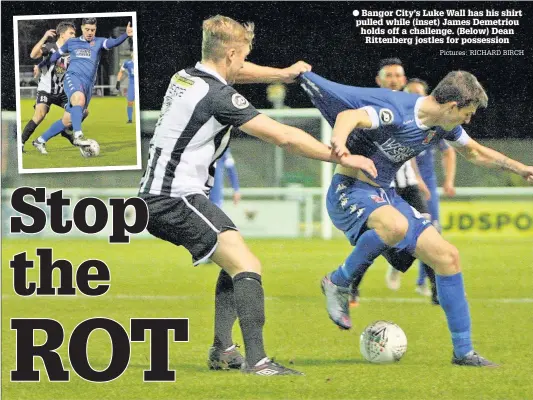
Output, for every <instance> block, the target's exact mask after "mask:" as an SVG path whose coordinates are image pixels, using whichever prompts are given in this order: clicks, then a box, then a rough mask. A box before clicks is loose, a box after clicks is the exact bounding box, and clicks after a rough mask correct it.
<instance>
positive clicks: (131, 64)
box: [117, 52, 135, 124]
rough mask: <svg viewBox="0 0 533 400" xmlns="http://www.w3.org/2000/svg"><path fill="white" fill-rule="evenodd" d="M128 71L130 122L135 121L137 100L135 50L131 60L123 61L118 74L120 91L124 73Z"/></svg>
mask: <svg viewBox="0 0 533 400" xmlns="http://www.w3.org/2000/svg"><path fill="white" fill-rule="evenodd" d="M124 72H126V73H127V74H128V93H127V95H126V98H127V99H128V107H127V108H126V112H127V114H128V121H127V123H128V124H131V123H132V122H133V102H134V101H135V61H134V59H133V52H131V60H126V61H124V62H123V63H122V66H121V67H120V71H118V74H117V90H118V91H119V92H120V81H121V80H122V75H123V74H124Z"/></svg>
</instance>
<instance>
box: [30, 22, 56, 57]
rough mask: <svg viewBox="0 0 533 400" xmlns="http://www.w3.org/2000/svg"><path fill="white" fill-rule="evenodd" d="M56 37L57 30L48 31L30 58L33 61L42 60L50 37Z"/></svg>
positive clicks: (32, 51) (36, 45) (34, 48)
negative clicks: (44, 47) (44, 48)
mask: <svg viewBox="0 0 533 400" xmlns="http://www.w3.org/2000/svg"><path fill="white" fill-rule="evenodd" d="M55 36H56V30H55V29H48V30H47V31H46V32H45V34H44V36H43V37H42V38H41V40H39V41H38V42H37V43H36V44H35V46H33V49H31V53H30V57H31V58H32V59H34V60H35V59H37V58H41V57H42V56H43V46H44V44H45V43H46V41H47V40H48V38H49V37H55Z"/></svg>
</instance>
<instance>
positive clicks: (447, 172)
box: [442, 147, 457, 196]
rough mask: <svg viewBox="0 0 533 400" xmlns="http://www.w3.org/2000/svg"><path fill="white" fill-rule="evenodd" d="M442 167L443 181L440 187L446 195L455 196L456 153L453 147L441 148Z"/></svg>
mask: <svg viewBox="0 0 533 400" xmlns="http://www.w3.org/2000/svg"><path fill="white" fill-rule="evenodd" d="M442 168H443V169H444V183H443V185H442V189H443V190H444V194H445V195H446V196H455V171H456V169H457V155H456V154H455V150H454V148H453V147H448V148H447V149H446V150H442Z"/></svg>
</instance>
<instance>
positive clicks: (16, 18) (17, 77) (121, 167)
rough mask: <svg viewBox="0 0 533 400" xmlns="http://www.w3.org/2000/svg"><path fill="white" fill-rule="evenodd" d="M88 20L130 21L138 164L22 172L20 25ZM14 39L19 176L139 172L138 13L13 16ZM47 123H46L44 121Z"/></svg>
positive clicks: (140, 160)
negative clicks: (124, 19) (20, 23)
mask: <svg viewBox="0 0 533 400" xmlns="http://www.w3.org/2000/svg"><path fill="white" fill-rule="evenodd" d="M87 17H130V18H131V24H132V27H133V51H134V53H135V62H136V63H137V65H136V66H135V67H136V68H135V133H136V143H137V163H136V164H135V165H117V166H109V167H70V168H23V166H22V141H21V135H22V126H21V125H22V121H21V106H20V71H19V68H20V65H19V43H18V33H19V32H18V22H19V21H27V20H40V19H63V18H65V19H68V18H71V19H72V18H76V19H81V18H87ZM13 35H14V46H15V48H14V50H15V53H14V55H15V97H16V105H17V111H16V113H17V121H16V122H17V156H18V159H17V163H18V173H19V174H42V173H54V172H92V171H125V170H140V169H141V168H142V158H141V110H140V101H139V100H140V99H139V80H140V79H139V66H138V63H139V51H138V47H137V43H138V39H137V12H136V11H125V12H107V13H87V14H46V15H16V16H13ZM43 122H44V121H43Z"/></svg>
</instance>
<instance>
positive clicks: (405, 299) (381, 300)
mask: <svg viewBox="0 0 533 400" xmlns="http://www.w3.org/2000/svg"><path fill="white" fill-rule="evenodd" d="M303 297H308V296H303ZM201 298H206V296H203V295H202V296H200V295H190V296H189V295H186V296H170V295H169V296H166V295H129V294H115V295H113V294H109V295H103V296H98V297H90V296H84V295H75V296H35V295H33V296H28V297H25V296H18V295H14V294H4V295H2V300H15V299H39V300H43V299H47V300H56V299H62V300H86V299H91V301H92V300H95V299H100V300H133V301H146V300H149V301H179V300H192V299H201ZM281 299H282V297H269V296H267V297H265V300H275V301H279V300H281ZM467 300H468V301H469V302H476V303H478V302H479V303H506V304H523V303H533V298H530V297H522V298H488V299H487V298H467ZM366 302H376V303H429V298H426V297H362V298H361V303H366Z"/></svg>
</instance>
